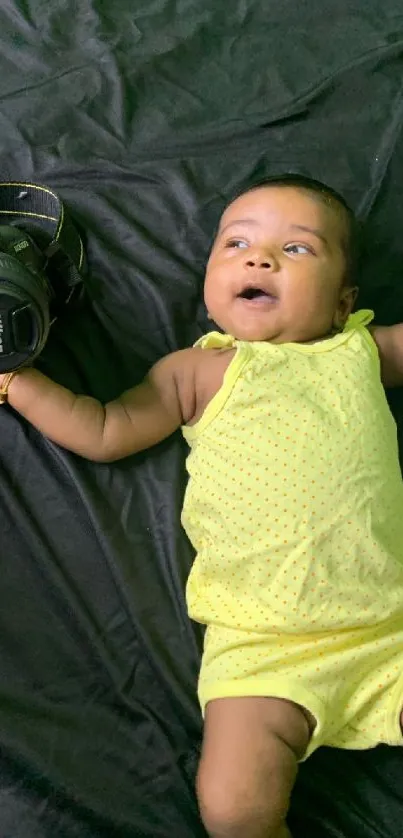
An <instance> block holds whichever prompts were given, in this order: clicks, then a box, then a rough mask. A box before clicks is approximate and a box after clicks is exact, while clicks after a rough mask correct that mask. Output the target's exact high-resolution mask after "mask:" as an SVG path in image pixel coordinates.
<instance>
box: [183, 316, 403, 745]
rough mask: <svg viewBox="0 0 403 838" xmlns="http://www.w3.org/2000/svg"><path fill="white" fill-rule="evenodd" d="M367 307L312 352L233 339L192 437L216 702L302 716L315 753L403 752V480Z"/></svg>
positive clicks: (195, 580)
mask: <svg viewBox="0 0 403 838" xmlns="http://www.w3.org/2000/svg"><path fill="white" fill-rule="evenodd" d="M372 316H373V315H372V312H368V311H360V312H357V313H356V314H354V315H352V316H351V317H350V318H349V320H348V322H347V324H346V327H345V329H344V331H343V332H342V333H340V334H337V335H336V336H334V337H331V338H329V339H326V340H322V341H318V342H316V343H313V344H298V343H283V344H271V343H264V342H261V343H260V342H254V343H248V342H244V341H238V340H235V339H234V338H232V337H231V336H229V335H221V334H219V333H217V332H213V333H211V334H209V335H207V336H206V337H204V338H202V339H201V341H199V342H198V344H199V345H200V346H202V347H203V348H205V349H209V348H211V347H234V348H236V353H235V355H234V357H233V359H232V361H231V363H230V365H229V367H228V369H227V372H226V374H225V377H224V382H223V385H222V387H221V388H220V390H219V392H218V393H217V394H216V395H215V396H214V398H213V399H212V401H211V402H210V404H209V405H208V406H207V408H206V410H205V412H204V414H203V416H202V417H201V419H200V420H199V421H198V422H197V424H195V425H194V426H193V427H184V428H183V434H184V436H185V438H186V440H187V441H188V443H189V445H190V448H191V451H190V454H189V457H188V460H187V466H188V471H189V476H190V480H189V484H188V488H187V491H186V496H185V503H184V509H183V517H182V520H183V525H184V527H185V529H186V531H187V533H188V535H189V537H190V539H191V541H192V543H193V545H194V547H195V549H196V551H197V556H196V559H195V562H194V565H193V568H192V570H191V573H190V576H189V580H188V586H187V601H188V608H189V614H190V616H191V617H192V618H193V619H195V620H197V621H199V622H201V623H205V624H206V625H207V631H206V635H205V649H204V655H203V661H202V666H201V672H200V679H199V697H200V702H201V705H202V708H203V709H204V707H205V704H206V703H207V702H208V701H209V700H211V699H214V698H223V697H231V696H245V695H248V696H251V695H256V696H262V695H266V696H273V697H281V698H286V699H289V700H292V701H294V702H296V703H298V704H301V705H303V706H304V707H306V708H307V709H308V710H309V711H310V712H311V713H312V714H313V715H314V716H315V718H316V722H317V724H316V729H315V732H314V735H313V738H312V741H311V744H310V748H309V752H308V753H311V752H312V751H313V750H315V748H317V747H318V746H319V745H322V744H326V745H333V746H337V747H345V748H354V749H355V748H368V747H371V746H373V745H376V744H377V743H379V742H388V743H390V744H400V743H403V738H402V734H401V731H400V725H399V714H400V709H401V707H402V706H403V482H402V476H401V472H400V468H399V460H398V448H397V434H396V425H395V422H394V420H393V417H392V415H391V413H390V410H389V407H388V404H387V401H386V398H385V394H384V391H383V387H382V385H381V381H380V368H379V358H378V352H377V348H376V345H375V343H374V341H373V339H372V337H371V335H370V333H369V331H368V329H367V328H366V325H367V324H368V323H369V322H370V321H371V319H372Z"/></svg>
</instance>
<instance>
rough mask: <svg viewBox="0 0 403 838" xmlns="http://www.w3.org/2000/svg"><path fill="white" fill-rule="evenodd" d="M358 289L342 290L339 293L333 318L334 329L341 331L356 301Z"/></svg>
mask: <svg viewBox="0 0 403 838" xmlns="http://www.w3.org/2000/svg"><path fill="white" fill-rule="evenodd" d="M357 294H358V288H356V287H355V288H343V289H342V291H341V293H340V299H339V304H338V306H337V309H336V311H335V315H334V318H333V325H334V326H335V327H336V329H342V328H343V327H344V325H345V323H346V320H347V319H348V317H349V316H350V314H351V312H352V310H353V308H354V303H355V301H356V299H357Z"/></svg>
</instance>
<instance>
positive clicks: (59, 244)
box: [0, 182, 86, 293]
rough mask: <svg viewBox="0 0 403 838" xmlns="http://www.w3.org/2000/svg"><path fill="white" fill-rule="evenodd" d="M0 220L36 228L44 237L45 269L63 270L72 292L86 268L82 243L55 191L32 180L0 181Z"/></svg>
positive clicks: (23, 226) (24, 227) (3, 222)
mask: <svg viewBox="0 0 403 838" xmlns="http://www.w3.org/2000/svg"><path fill="white" fill-rule="evenodd" d="M0 224H11V225H13V226H14V225H15V226H17V227H21V228H22V229H25V230H27V232H28V231H29V230H30V228H36V229H37V230H38V233H40V235H41V238H42V240H43V241H44V244H45V246H44V248H43V252H44V254H45V256H46V258H47V268H46V269H47V271H52V272H53V271H55V272H56V273H58V272H59V273H60V272H62V273H63V277H64V281H65V282H66V283H67V285H68V286H69V287H70V288H71V291H72V293H73V291H74V288H75V286H77V285H81V283H82V279H83V275H84V274H85V271H86V264H85V253H84V245H83V241H82V239H81V236H80V234H79V232H78V230H77V229H76V227H75V225H74V224H73V222H72V220H71V218H70V216H69V214H68V213H67V212H66V208H65V206H64V204H63V203H62V201H61V200H60V198H59V197H58V195H57V194H56V193H55V192H53V191H52V190H51V189H49V188H48V187H45V186H39V185H38V184H35V183H20V182H18V183H13V182H12V183H10V182H3V183H1V182H0Z"/></svg>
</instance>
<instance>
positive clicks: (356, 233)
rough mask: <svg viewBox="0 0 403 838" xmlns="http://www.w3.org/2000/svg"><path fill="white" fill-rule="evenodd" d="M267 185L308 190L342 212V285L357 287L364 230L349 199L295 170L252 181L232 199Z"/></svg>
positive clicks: (324, 202)
mask: <svg viewBox="0 0 403 838" xmlns="http://www.w3.org/2000/svg"><path fill="white" fill-rule="evenodd" d="M265 186H284V187H292V188H295V189H302V190H304V191H306V192H309V193H311V194H314V195H315V196H316V197H317V198H318V199H319V200H320V201H322V203H323V204H324V205H325V206H327V207H330V208H333V209H334V210H335V211H338V212H339V213H342V215H343V217H344V219H345V222H346V225H345V226H346V235H345V236H344V237H343V249H344V252H345V256H346V271H345V275H344V279H343V285H345V286H346V287H351V288H352V287H356V286H357V284H358V264H359V258H360V239H361V230H360V225H359V222H358V220H357V218H356V216H355V215H354V212H353V210H352V209H351V207H350V206H349V205H348V203H347V201H346V200H345V199H344V198H343V197H342V195H340V194H339V193H338V192H336V190H335V189H332V187H331V186H327V185H326V184H325V183H322V182H321V181H320V180H315V179H314V178H311V177H307V176H306V175H300V174H296V173H286V174H280V175H272V176H269V177H266V178H263V179H262V180H258V181H256V182H254V183H253V182H252V183H251V184H250V185H249V186H247V187H246V188H243V189H242V190H240V191H239V192H238V193H237V194H236V195H234V197H233V199H232V200H235V199H236V198H240V196H241V195H245V194H246V193H247V192H253V191H254V190H255V189H261V188H262V187H265Z"/></svg>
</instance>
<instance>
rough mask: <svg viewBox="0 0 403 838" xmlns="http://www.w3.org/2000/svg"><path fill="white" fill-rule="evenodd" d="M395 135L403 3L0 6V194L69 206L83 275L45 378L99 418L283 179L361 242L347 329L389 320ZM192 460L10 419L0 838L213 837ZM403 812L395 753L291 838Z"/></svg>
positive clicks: (342, 784) (357, 768) (383, 835)
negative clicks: (118, 453)
mask: <svg viewBox="0 0 403 838" xmlns="http://www.w3.org/2000/svg"><path fill="white" fill-rule="evenodd" d="M402 127H403V7H402V3H401V0H366V2H365V3H363V2H360V0H349V1H347V0H339V1H338V2H337V3H334V2H333V0H309V1H308V0H282V2H281V3H279V2H275V0H266V2H262V0H234V2H233V3H229V2H224V0H203V2H197V0H176V2H172V0H114V2H113V3H110V4H107V3H103V2H101V0H80V2H77V0H52V2H50V3H46V2H43V0H2V3H1V7H0V149H1V158H0V159H1V167H2V170H1V179H2V180H5V179H7V178H12V179H15V178H18V179H32V180H34V181H39V182H44V183H47V184H49V185H50V186H51V187H53V188H55V189H56V190H59V192H60V194H61V195H62V197H63V198H64V199H65V200H66V202H67V203H68V204H69V206H70V207H71V209H72V210H73V212H74V214H75V216H76V218H77V219H78V220H79V221H80V222H81V224H82V225H83V227H84V228H85V230H86V235H87V248H88V254H89V260H90V268H91V272H90V277H89V279H88V282H87V297H86V301H85V303H84V304H83V305H82V306H81V307H80V308H79V309H77V310H74V311H73V310H70V311H69V312H66V315H65V317H64V318H63V319H62V320H60V321H59V322H58V324H57V325H56V326H55V327H54V328H53V332H52V335H51V338H50V340H49V342H48V345H47V347H46V350H45V352H44V355H43V357H42V359H41V360H40V366H41V367H42V368H43V369H44V370H46V371H47V372H49V373H50V374H51V375H52V376H53V377H55V378H56V379H57V380H58V381H60V382H63V383H65V384H67V385H69V386H70V387H72V388H74V389H75V390H76V391H81V392H86V393H89V394H92V395H95V396H97V397H99V398H101V399H103V400H107V399H109V398H111V397H113V396H115V395H116V394H117V393H119V392H120V391H121V390H122V389H123V388H125V387H128V386H130V385H132V384H133V383H135V382H136V381H139V380H140V379H141V377H142V376H143V375H144V373H145V372H146V370H147V369H148V367H149V366H150V365H151V364H152V363H153V362H154V361H155V360H156V359H157V358H159V357H160V356H161V355H163V354H165V353H166V352H169V351H171V350H174V349H176V348H179V347H182V346H185V345H187V344H188V343H190V342H191V341H193V340H194V339H196V338H197V337H198V336H199V335H200V334H201V332H202V331H203V330H205V329H206V328H207V321H206V317H205V312H204V309H203V306H202V305H201V303H200V290H201V286H202V279H203V263H204V261H205V259H206V255H207V252H208V246H209V240H210V238H211V235H212V233H213V230H214V225H215V223H216V221H217V218H218V214H219V212H220V210H221V209H222V207H223V206H224V204H225V202H226V200H227V197H228V196H229V195H230V194H231V193H232V192H233V190H234V189H236V188H239V187H241V186H242V185H243V184H244V183H245V184H246V183H247V182H249V181H250V180H251V179H255V178H257V177H262V176H264V175H265V174H271V173H275V172H279V171H281V172H282V171H285V170H291V169H292V170H298V171H300V172H304V173H307V174H311V175H313V176H314V177H317V178H320V179H323V180H326V181H327V182H329V183H330V184H331V185H332V186H334V187H336V188H337V189H339V190H340V191H342V192H343V193H344V195H345V196H346V198H347V199H348V200H350V202H351V203H352V204H353V206H354V207H355V208H356V209H357V211H358V212H359V213H360V215H361V216H362V217H363V218H365V219H366V225H365V229H366V256H365V263H364V266H363V272H362V287H361V294H360V300H359V304H360V305H362V306H370V307H374V308H375V310H376V313H377V318H378V321H379V322H384V323H392V322H396V321H399V320H403V233H402V231H403V135H402ZM392 405H393V409H394V411H395V415H396V418H397V421H398V427H399V438H400V439H401V442H402V449H403V436H402V434H403V399H402V396H401V394H400V393H395V394H394V395H393V400H392ZM185 453H186V452H185V447H184V444H183V442H182V440H181V438H180V434H177V435H175V436H174V437H173V438H172V439H170V440H168V441H167V442H165V443H164V444H162V445H159V446H157V447H156V448H154V449H153V450H151V451H149V452H147V453H144V454H141V455H138V456H137V457H132V458H129V459H127V460H126V461H123V462H120V463H117V464H114V465H97V464H92V463H88V462H85V461H82V460H80V459H79V458H78V457H75V456H73V455H71V454H68V453H66V452H64V451H62V450H60V449H58V448H57V447H56V446H54V445H53V444H51V443H49V442H48V441H47V440H45V439H43V438H41V436H40V435H39V434H38V433H37V432H36V431H35V430H33V429H32V428H31V427H29V426H28V425H27V424H26V423H25V422H24V421H23V420H22V419H21V418H20V417H18V416H17V415H15V414H14V413H13V412H12V411H11V410H10V409H9V408H2V409H0V516H1V518H0V580H1V581H0V838H134V836H136V837H137V836H139V838H171V836H173V835H175V838H190V837H191V836H200V838H202V836H203V835H204V832H203V829H202V827H201V825H200V822H199V819H198V814H197V807H196V803H195V797H194V792H193V782H194V774H195V768H196V764H197V757H198V748H199V742H200V735H201V722H200V715H199V711H198V705H197V700H196V694H195V687H196V679H197V670H198V663H199V656H200V650H201V644H202V632H201V630H200V628H199V627H197V626H195V625H192V624H190V622H189V621H188V619H187V617H186V610H185V604H184V586H185V581H186V576H187V574H188V571H189V567H190V564H191V561H192V551H191V548H190V546H189V544H188V542H187V540H186V538H185V536H184V534H183V532H182V531H181V529H180V524H179V516H180V507H181V500H182V495H183V490H184V485H185V469H184V456H185ZM402 512H403V511H402ZM402 797H403V752H402V751H400V750H399V749H388V748H378V749H376V750H374V751H370V752H364V753H359V754H355V753H343V752H339V751H335V750H334V751H331V750H322V751H320V752H319V753H317V754H316V755H315V756H314V757H312V758H311V759H310V760H309V761H308V762H307V763H306V764H305V765H304V766H303V768H302V770H301V774H300V778H299V780H298V783H297V787H296V791H295V794H294V799H293V806H292V813H291V819H292V826H293V830H294V835H295V838H400V836H401V835H402V821H403V800H402Z"/></svg>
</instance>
